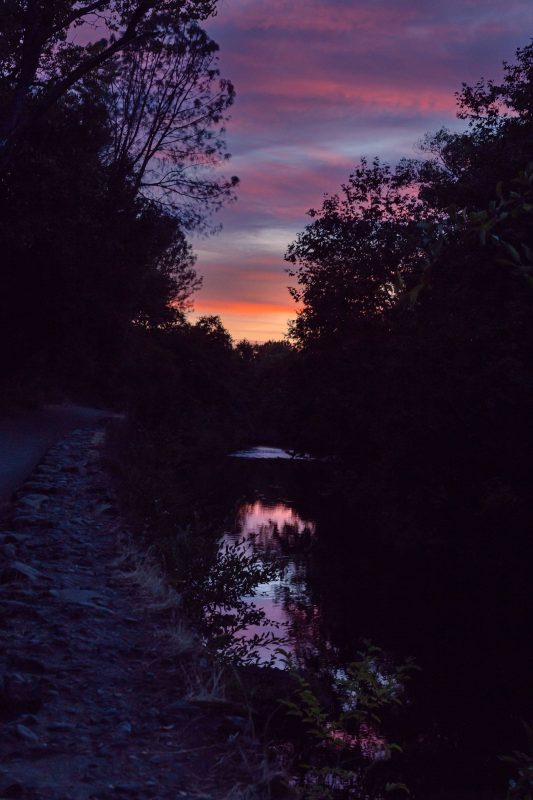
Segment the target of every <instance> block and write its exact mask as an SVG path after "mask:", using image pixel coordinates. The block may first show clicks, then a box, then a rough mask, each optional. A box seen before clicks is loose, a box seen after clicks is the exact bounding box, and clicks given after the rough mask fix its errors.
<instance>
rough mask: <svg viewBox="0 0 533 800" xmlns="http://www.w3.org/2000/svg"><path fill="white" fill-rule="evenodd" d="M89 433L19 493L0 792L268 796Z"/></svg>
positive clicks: (0, 594) (12, 540)
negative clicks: (136, 540) (135, 537)
mask: <svg viewBox="0 0 533 800" xmlns="http://www.w3.org/2000/svg"><path fill="white" fill-rule="evenodd" d="M104 444H105V429H104V428H99V429H97V430H96V431H95V430H90V429H80V430H78V431H75V432H74V433H72V434H71V435H69V436H68V437H67V439H65V440H63V441H62V442H60V443H59V444H57V445H55V446H54V447H52V448H51V450H50V451H49V452H48V454H47V455H46V457H45V458H44V460H43V461H42V462H41V463H40V465H39V466H38V467H37V469H36V470H35V471H34V473H33V474H32V475H31V477H30V479H29V480H28V481H27V482H26V483H25V484H24V486H23V487H22V489H21V490H19V492H18V493H17V495H16V497H15V500H14V502H13V504H12V505H11V506H10V508H9V510H8V513H7V515H6V517H5V519H4V521H3V527H2V533H1V535H0V548H1V549H0V610H1V612H2V623H1V626H2V627H1V640H2V647H1V655H0V719H1V726H2V736H1V737H0V764H1V768H0V796H2V797H20V798H25V799H26V800H31V799H32V800H67V798H76V800H85V799H87V800H89V798H91V799H92V800H105V799H106V798H111V797H121V796H123V797H135V798H140V799H142V800H144V798H157V799H158V800H167V798H168V800H170V798H172V800H175V799H176V798H178V797H183V798H191V799H192V798H197V799H198V800H199V798H206V800H207V798H212V799H213V800H218V798H223V797H235V798H237V797H242V796H244V795H245V796H246V797H260V796H261V786H260V783H261V779H262V775H261V770H260V768H259V766H258V765H259V763H260V761H261V757H262V754H261V752H260V749H258V746H257V745H256V743H255V742H254V741H253V737H252V736H251V734H250V731H249V729H248V723H247V716H246V710H245V709H244V708H242V707H241V708H239V707H235V705H234V704H230V703H227V702H226V701H225V699H224V696H223V695H222V694H221V691H222V687H221V686H220V683H219V674H218V673H217V671H216V670H214V668H213V667H212V666H211V665H210V664H209V663H208V660H207V659H205V657H204V655H203V653H202V650H201V648H200V647H199V645H198V643H197V641H196V639H195V637H194V635H193V634H192V633H191V632H190V631H189V630H187V628H186V627H185V625H184V623H183V620H182V619H181V614H180V609H179V596H178V594H177V593H176V592H175V591H174V590H173V589H171V588H170V587H169V586H168V585H167V584H166V582H165V580H164V579H163V578H162V576H161V574H160V572H159V571H158V568H157V566H156V565H155V564H153V563H151V562H150V561H149V560H147V559H146V557H145V555H144V556H143V554H141V553H140V552H139V551H138V550H137V549H136V547H135V545H134V543H133V542H132V537H131V536H130V532H129V530H128V528H127V526H126V525H125V523H124V520H123V518H122V517H121V515H120V513H119V511H118V506H117V498H116V495H115V491H114V490H113V488H111V487H110V478H109V475H108V473H107V472H106V469H105V468H104V465H103V463H102V459H101V456H102V450H103V448H104Z"/></svg>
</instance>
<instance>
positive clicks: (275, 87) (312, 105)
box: [194, 0, 533, 341]
mask: <svg viewBox="0 0 533 800" xmlns="http://www.w3.org/2000/svg"><path fill="white" fill-rule="evenodd" d="M206 27H207V30H208V31H209V33H210V34H211V36H212V37H213V38H214V39H215V41H217V42H218V43H219V44H220V65H221V73H222V75H223V76H224V77H227V78H230V79H231V80H232V81H233V82H234V84H235V87H236V90H237V100H236V103H235V106H234V107H233V109H232V114H231V120H230V122H229V124H228V133H227V140H228V146H229V151H230V152H231V153H232V154H233V159H232V161H231V162H230V165H229V167H230V168H229V170H226V171H229V172H230V173H231V174H236V175H238V176H239V177H240V179H241V184H240V187H239V189H238V200H237V202H236V203H234V204H232V205H230V206H228V207H227V208H226V209H224V210H223V211H222V212H221V213H220V214H219V215H218V219H217V221H218V222H221V223H222V224H223V231H222V233H220V234H218V235H217V236H212V237H209V238H207V239H196V240H195V242H194V246H195V249H196V252H197V254H198V269H199V271H200V272H201V274H203V276H204V286H203V289H202V290H201V291H200V293H199V294H198V295H197V296H196V300H195V307H196V315H198V314H219V315H220V316H221V318H222V321H223V323H224V324H225V326H226V327H227V328H228V329H229V330H230V332H231V333H232V335H233V336H234V338H236V339H240V338H243V337H246V338H249V339H252V340H256V341H265V340H267V339H270V338H282V337H283V335H284V333H285V332H286V327H287V320H288V319H290V318H291V317H293V316H294V306H293V304H292V301H291V299H290V297H289V294H288V291H287V285H288V282H289V278H288V276H287V275H286V273H285V272H284V269H285V266H286V265H285V263H284V260H283V256H284V253H285V251H286V248H287V245H288V244H289V243H290V242H291V241H292V240H293V239H294V237H295V235H296V233H297V232H298V231H300V230H302V228H303V227H304V226H305V225H306V223H307V222H308V221H309V219H308V218H307V217H306V213H305V212H306V211H307V210H308V209H309V208H311V207H317V206H320V204H321V200H322V196H323V194H324V192H334V191H335V190H336V189H337V188H338V187H339V185H340V183H341V182H342V181H343V180H345V179H346V178H347V177H348V175H349V173H350V171H351V170H352V168H353V166H354V165H355V164H356V162H357V161H358V160H359V158H360V157H361V156H362V155H367V156H368V157H370V158H372V157H373V156H374V155H379V156H380V157H382V158H383V159H384V160H392V161H394V160H397V159H398V158H400V157H401V156H413V155H416V154H417V149H416V144H417V141H418V140H420V138H421V137H422V136H423V134H424V133H425V132H426V131H431V130H435V129H437V128H439V127H440V126H442V125H443V124H444V125H448V126H454V125H457V124H458V123H457V121H456V120H455V98H454V92H455V91H456V90H457V89H459V88H460V85H461V82H462V81H466V82H473V81H475V80H477V79H478V78H479V77H481V76H485V77H498V76H499V75H500V65H501V62H502V61H503V60H513V57H514V51H515V49H516V48H517V47H518V46H522V45H525V44H527V43H528V42H529V40H530V38H531V36H532V35H533V4H532V2H531V0H507V2H505V3H503V2H502V0H447V2H446V3H440V2H434V0H221V2H220V3H219V12H218V16H217V17H216V18H215V19H213V20H211V21H209V22H208V24H207V26H206Z"/></svg>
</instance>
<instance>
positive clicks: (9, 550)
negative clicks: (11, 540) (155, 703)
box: [2, 544, 17, 561]
mask: <svg viewBox="0 0 533 800" xmlns="http://www.w3.org/2000/svg"><path fill="white" fill-rule="evenodd" d="M2 555H3V556H5V558H7V560H8V561H15V559H16V558H17V548H16V547H15V545H14V544H4V545H2Z"/></svg>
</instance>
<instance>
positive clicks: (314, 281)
mask: <svg viewBox="0 0 533 800" xmlns="http://www.w3.org/2000/svg"><path fill="white" fill-rule="evenodd" d="M411 177H412V176H411V172H410V170H409V169H407V171H406V169H405V168H404V166H403V165H401V166H400V167H399V168H398V169H396V170H395V171H393V170H391V168H390V167H389V166H387V165H382V164H380V162H379V160H378V159H376V160H374V161H373V162H372V163H371V164H368V162H367V161H366V160H365V159H363V160H362V161H361V164H360V166H359V167H358V168H357V169H356V170H355V171H354V172H353V174H352V175H350V178H349V180H348V182H347V183H345V184H343V186H342V193H341V194H340V195H339V194H335V195H331V196H328V197H326V199H325V200H324V203H323V205H322V208H321V209H320V210H318V211H316V210H311V211H310V212H308V213H309V215H310V216H311V218H312V219H313V222H311V223H310V224H309V225H308V226H307V227H306V229H305V230H304V231H303V232H302V233H301V234H299V236H298V238H297V239H296V241H295V242H293V243H292V244H291V245H290V247H289V249H288V251H287V255H286V260H287V261H288V262H289V263H290V264H291V265H292V268H290V269H289V274H290V275H291V276H293V277H296V280H297V284H298V285H297V286H296V287H293V288H292V289H291V290H290V291H291V294H292V296H293V298H294V299H295V300H296V301H297V302H298V303H301V304H302V306H303V308H302V310H301V311H300V312H299V314H298V318H297V320H296V322H295V323H294V325H293V328H292V335H293V337H294V338H295V339H296V340H297V341H298V342H299V343H300V344H303V343H306V342H307V343H308V342H310V341H312V340H313V339H320V338H322V337H324V336H344V335H346V334H347V333H349V332H351V331H353V330H354V328H356V327H357V325H358V324H360V323H361V322H368V321H369V320H370V319H371V318H372V317H376V315H380V314H381V313H382V312H383V311H384V310H385V309H386V308H388V307H390V306H391V305H392V303H393V300H394V296H395V294H396V293H397V291H398V290H399V289H400V288H401V286H403V282H404V281H405V279H406V278H408V276H409V275H410V274H412V273H413V272H415V271H416V269H417V267H418V266H419V265H420V263H421V261H422V259H423V257H424V253H423V251H422V249H421V247H420V240H419V237H413V236H412V233H413V231H414V229H415V226H416V223H417V221H419V220H420V219H422V218H423V216H424V215H425V213H426V208H425V205H424V203H422V202H421V201H419V200H418V199H417V197H416V193H415V192H414V191H413V188H412V186H411V185H410V181H411Z"/></svg>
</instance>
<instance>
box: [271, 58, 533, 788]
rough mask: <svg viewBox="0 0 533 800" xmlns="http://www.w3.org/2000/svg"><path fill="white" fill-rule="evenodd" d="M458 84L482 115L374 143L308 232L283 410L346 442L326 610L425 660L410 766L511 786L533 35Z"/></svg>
mask: <svg viewBox="0 0 533 800" xmlns="http://www.w3.org/2000/svg"><path fill="white" fill-rule="evenodd" d="M458 102H459V116H460V117H461V118H462V119H464V120H465V121H466V123H467V124H466V125H465V130H464V131H463V132H460V133H456V132H451V131H448V130H440V131H438V132H437V133H435V134H430V135H427V136H426V138H425V139H424V140H423V142H422V148H423V150H424V154H423V155H424V158H423V159H421V160H410V161H404V162H402V163H400V164H399V165H398V166H397V167H395V168H391V167H388V166H386V165H383V164H382V163H380V162H379V161H378V160H376V161H373V162H367V161H362V162H361V164H360V165H359V166H358V168H357V169H356V170H355V171H354V172H353V174H352V175H350V177H349V179H348V181H347V182H346V184H345V185H344V186H343V187H342V190H341V191H340V192H339V193H338V194H337V195H333V196H326V198H325V200H324V202H323V204H322V207H321V208H319V209H318V210H314V211H311V212H310V216H311V222H310V224H309V225H308V226H307V227H306V229H305V230H304V231H303V232H302V233H301V234H300V235H299V236H298V238H297V239H296V241H295V242H293V243H292V245H291V246H290V247H289V249H288V253H287V259H288V261H289V264H290V271H291V273H292V274H293V276H294V278H295V288H294V289H293V295H294V297H295V299H296V300H297V301H299V303H300V304H301V307H302V310H301V311H300V313H299V315H298V316H297V318H296V320H295V322H294V323H293V325H292V330H291V336H292V339H293V341H294V343H295V347H296V358H295V359H294V361H293V365H292V369H291V372H290V378H289V383H288V389H287V392H288V394H287V402H286V406H285V415H284V421H283V424H284V425H285V432H286V435H287V437H289V438H290V439H291V440H292V444H293V446H295V447H297V448H298V449H299V450H302V451H305V450H310V451H312V452H316V453H322V454H323V455H326V456H333V457H334V458H335V460H336V469H335V472H334V480H332V482H331V487H330V489H331V493H332V498H333V499H335V498H336V499H337V500H338V507H339V509H340V513H339V516H338V518H337V519H336V520H335V521H334V522H333V523H332V519H331V513H332V512H331V506H332V505H333V506H334V507H335V506H336V505H337V504H336V503H330V504H329V507H328V514H329V515H330V518H329V519H328V520H324V525H329V528H328V529H329V530H334V531H335V534H334V544H333V542H332V540H331V539H330V540H329V541H325V540H324V541H321V542H319V543H318V545H317V548H318V552H317V553H316V554H315V561H316V563H320V569H317V570H316V574H315V575H314V577H313V578H312V580H313V582H314V591H315V593H316V597H317V598H318V599H319V600H318V601H319V602H320V603H321V604H322V612H323V619H322V624H323V625H324V626H325V629H326V630H327V631H328V632H329V635H330V636H331V637H332V638H333V639H334V640H335V641H338V642H341V643H343V642H344V643H349V642H350V641H352V640H353V635H354V631H358V632H359V633H360V634H365V635H368V636H370V637H372V638H375V639H376V640H377V641H378V642H379V644H380V645H382V646H384V647H387V648H390V650H391V651H392V652H395V653H397V654H398V653H399V654H403V655H404V656H405V655H407V654H409V653H411V654H414V655H415V656H416V658H417V660H418V662H419V664H420V665H421V667H422V672H421V673H420V676H418V677H417V678H416V680H415V681H414V684H415V688H414V689H413V695H412V696H413V697H416V700H415V708H414V710H413V715H412V721H413V726H414V727H413V731H412V739H411V746H412V747H413V749H412V750H410V752H411V754H412V753H413V752H417V753H418V756H415V757H414V761H413V763H412V767H411V771H410V770H409V767H407V766H406V768H405V769H406V771H405V773H404V774H405V775H408V780H407V782H408V783H409V786H410V787H411V788H412V789H414V790H416V791H417V796H418V795H420V796H425V797H429V796H431V797H433V796H435V797H437V796H438V797H440V796H442V797H448V796H450V797H451V796H457V795H456V794H455V792H456V790H457V788H458V787H460V788H461V790H463V791H464V796H465V797H467V796H468V797H470V796H471V795H470V794H469V793H468V792H469V791H472V796H477V794H476V791H479V788H478V789H477V790H476V789H475V788H474V787H476V786H477V787H479V786H480V784H481V783H483V785H484V788H483V792H484V795H483V796H486V797H489V796H490V797H492V796H498V791H497V789H496V787H497V786H498V783H499V782H501V783H500V785H501V786H502V787H503V786H504V783H505V781H504V778H503V777H502V774H501V773H499V770H502V767H501V765H500V767H498V759H497V756H498V755H501V754H505V752H506V750H508V749H509V742H512V741H514V742H515V744H516V747H517V748H518V747H520V746H521V745H524V742H523V740H522V738H521V737H522V727H521V722H520V720H521V718H522V719H524V718H525V719H528V718H529V715H530V714H531V712H532V709H531V706H530V701H531V697H530V695H529V692H528V690H527V689H526V688H525V687H526V686H527V684H528V681H529V678H528V674H529V672H530V668H531V663H532V662H531V655H532V654H531V647H530V639H529V634H528V631H529V630H530V621H531V605H530V563H531V535H530V527H531V510H530V475H531V468H532V456H531V454H532V452H533V428H532V426H531V421H530V417H531V408H532V407H533V370H532V364H533V361H532V357H533V328H532V325H531V321H532V312H533V227H532V220H533V217H532V213H533V202H532V200H533V152H532V142H533V46H532V45H529V46H527V47H525V48H523V49H521V50H519V51H518V53H517V61H516V63H515V64H512V65H505V69H504V77H503V79H502V81H501V82H499V83H496V82H491V81H488V82H485V81H481V82H479V83H478V84H476V85H475V86H473V87H469V86H464V87H463V89H462V90H461V92H460V93H459V94H458ZM333 547H334V548H335V550H336V551H338V552H341V553H342V558H339V557H338V556H337V557H335V556H333V555H332V548H333ZM326 585H329V586H332V585H334V586H335V587H337V591H336V592H334V593H332V592H331V591H330V592H328V591H326V589H325V586H326ZM342 657H344V658H345V659H349V658H350V657H353V653H352V652H351V651H350V646H349V645H348V646H346V645H344V647H343V652H342ZM452 686H453V688H452ZM446 687H448V688H446ZM439 694H440V697H439ZM489 698H490V700H489ZM435 720H438V722H435ZM458 720H461V722H460V724H458ZM403 725H404V726H405V723H403ZM422 730H424V731H425V732H426V733H425V734H424V736H425V737H426V742H425V744H424V736H422V737H421V736H420V731H422ZM430 730H431V731H432V733H431V734H429V733H428V731H430ZM402 733H403V735H405V734H406V728H405V727H403V730H402ZM417 737H418V738H417ZM432 737H433V745H434V747H432V746H431V745H430V743H429V741H430V739H431V738H432ZM473 742H475V743H476V744H475V745H473V744H472V743H473ZM475 752H477V753H483V754H484V755H485V757H486V761H485V766H484V767H483V768H481V766H480V762H479V757H478V756H477V755H475ZM526 760H527V757H526V756H524V764H525V763H526ZM422 763H423V764H424V767H422V766H421V765H422ZM529 764H531V761H529ZM450 769H451V773H450V774H449V773H448V770H450ZM527 769H529V773H528V774H529V775H530V774H531V772H530V770H531V767H530V766H529V767H528V768H527ZM527 769H525V771H524V772H523V776H526V773H527ZM436 776H438V777H437V778H436ZM529 780H530V778H527V777H523V782H522V783H520V785H518V786H517V788H516V793H515V794H513V791H511V793H510V795H509V796H510V797H515V796H516V797H526V796H528V794H527V792H528V791H530V783H528V781H529ZM528 786H529V789H528V788H527V787H528ZM439 792H440V793H439ZM501 792H503V788H502V789H501ZM461 796H463V795H461Z"/></svg>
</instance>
